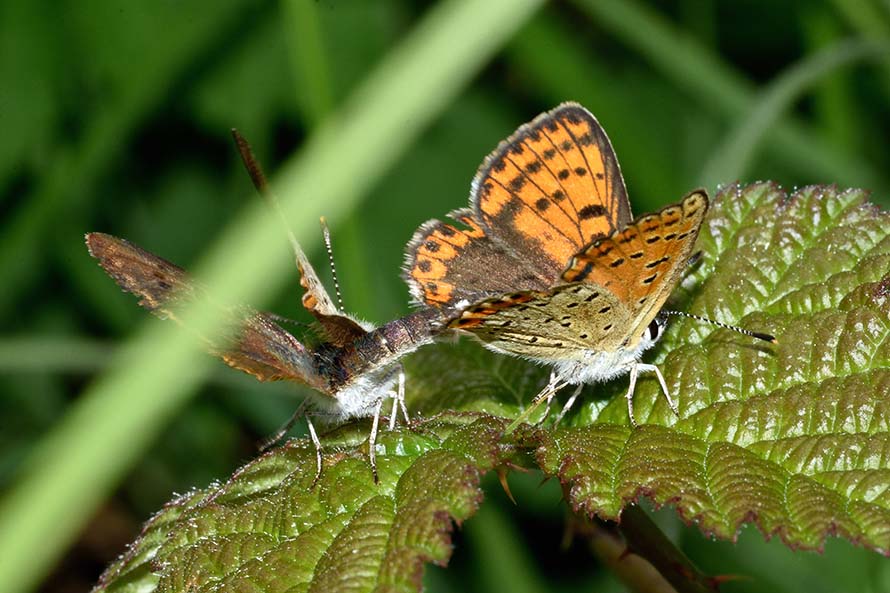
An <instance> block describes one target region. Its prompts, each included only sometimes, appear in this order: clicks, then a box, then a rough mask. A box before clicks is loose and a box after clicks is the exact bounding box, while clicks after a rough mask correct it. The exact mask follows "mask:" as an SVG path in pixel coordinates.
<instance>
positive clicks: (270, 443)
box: [259, 400, 309, 453]
mask: <svg viewBox="0 0 890 593" xmlns="http://www.w3.org/2000/svg"><path fill="white" fill-rule="evenodd" d="M307 404H308V400H303V403H301V404H300V405H299V406H298V407H297V409H296V410H295V411H294V413H293V414H292V415H291V417H290V418H288V420H287V422H285V423H284V424H283V425H282V426H281V428H279V429H278V430H277V431H275V434H273V435H271V436H270V437H267V438H266V439H264V440H263V441H261V442H260V445H259V449H260V453H265V452H266V451H268V450H269V449H271V448H272V447H274V446H275V445H277V444H278V442H279V441H281V439H283V438H284V435H286V434H287V433H288V432H290V429H291V428H293V427H294V424H296V423H297V420H299V419H300V418H302V417H303V416H306V420H307V421H308V420H309V416H307V415H306V405H307Z"/></svg>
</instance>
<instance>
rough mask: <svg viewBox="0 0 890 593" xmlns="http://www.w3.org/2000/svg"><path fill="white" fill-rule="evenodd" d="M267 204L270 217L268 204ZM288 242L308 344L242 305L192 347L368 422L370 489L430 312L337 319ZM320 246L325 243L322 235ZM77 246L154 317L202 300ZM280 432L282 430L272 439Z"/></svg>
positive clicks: (127, 250)
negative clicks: (382, 422) (380, 321)
mask: <svg viewBox="0 0 890 593" xmlns="http://www.w3.org/2000/svg"><path fill="white" fill-rule="evenodd" d="M233 134H235V139H236V143H237V144H238V147H239V150H240V151H241V155H242V158H243V159H244V162H245V164H246V165H247V168H248V172H249V173H250V174H251V177H252V178H253V180H254V183H255V185H256V186H257V188H258V189H260V192H261V193H264V194H267V193H268V190H267V184H266V181H265V177H264V176H263V174H262V171H261V170H260V169H259V165H258V164H257V162H256V160H255V158H254V157H253V154H252V153H251V152H250V147H249V146H248V145H247V143H246V141H244V139H243V138H242V137H241V136H240V135H239V134H237V132H236V131H233ZM274 205H275V207H276V209H277V203H274ZM288 233H289V232H288ZM289 236H290V239H291V244H292V247H293V250H294V254H295V258H296V263H297V268H298V270H299V273H300V285H301V286H302V288H303V291H304V293H303V296H302V305H303V307H304V308H305V309H306V310H307V311H308V312H309V313H311V314H312V316H313V317H314V318H315V320H316V323H315V324H314V329H315V334H316V335H315V336H314V337H315V339H314V341H313V343H312V344H311V345H310V344H305V343H303V342H301V341H299V340H298V339H297V338H295V337H294V336H293V335H291V334H290V333H289V332H287V331H286V330H285V329H284V328H282V327H281V326H280V325H279V324H278V323H276V316H274V315H272V314H269V313H263V312H260V311H257V310H255V309H252V308H250V307H247V306H243V305H239V306H232V307H224V308H223V311H222V313H223V319H224V321H223V323H224V325H225V329H226V330H227V331H224V332H223V333H222V337H220V338H216V339H212V340H210V339H207V338H206V337H202V339H203V340H204V341H205V343H206V348H207V350H208V351H209V352H210V353H212V354H213V355H215V356H217V357H219V358H221V359H222V360H223V361H224V362H225V363H226V364H227V365H229V366H231V367H233V368H236V369H238V370H241V371H244V372H246V373H249V374H251V375H253V376H254V377H256V378H257V379H259V380H260V381H280V380H284V381H293V382H295V383H298V384H301V385H306V386H308V387H310V388H312V390H313V391H312V395H311V396H310V398H311V399H309V400H307V402H306V403H307V404H309V405H310V406H311V407H312V408H313V409H314V410H315V414H314V415H320V416H323V417H327V418H329V419H331V420H333V421H334V422H343V421H346V420H349V419H352V418H362V417H371V418H373V422H372V428H371V433H370V436H369V461H370V464H371V468H372V472H373V475H374V479H375V482H376V480H377V465H376V457H375V449H374V445H375V441H376V436H377V429H378V423H379V419H380V413H381V408H382V405H383V401H384V400H385V399H386V398H388V397H391V398H392V400H393V409H392V414H391V415H390V429H392V428H394V426H395V421H396V416H397V411H398V410H397V408H400V409H401V411H402V414H403V416H404V418H405V421H406V422H408V411H407V408H406V406H405V373H404V371H403V369H402V366H401V364H400V363H399V362H398V361H399V359H400V358H401V357H402V356H404V355H406V354H408V353H410V352H412V351H414V350H416V349H417V348H419V347H420V346H422V345H424V344H427V343H430V342H432V334H431V331H430V328H431V327H432V321H433V319H434V318H437V317H438V313H437V312H436V311H433V310H431V309H427V310H423V309H421V310H417V311H415V312H413V313H411V314H409V315H407V316H406V317H403V318H400V319H396V320H394V321H390V322H389V323H386V324H385V325H383V326H381V327H374V326H373V325H372V324H370V323H367V322H364V321H361V320H359V319H357V318H355V317H353V316H352V315H349V314H347V313H345V312H343V311H342V310H341V308H340V307H338V306H337V305H336V304H335V303H334V301H333V299H331V297H330V295H329V294H328V292H327V291H326V290H325V288H324V285H323V284H322V283H321V280H320V279H319V277H318V275H317V274H316V272H315V269H314V268H313V267H312V264H311V263H310V262H309V260H308V258H307V257H306V254H305V253H304V251H303V249H302V248H301V247H300V245H299V243H297V241H296V239H295V238H294V237H293V235H292V234H291V233H289ZM325 240H326V243H327V244H328V245H329V239H328V234H327V230H326V228H325ZM86 245H87V249H88V250H89V253H90V255H91V256H93V257H94V258H96V259H97V260H98V261H99V265H100V266H101V267H102V269H103V270H105V272H106V273H107V274H108V275H109V276H111V278H112V279H113V280H114V281H115V282H116V283H117V284H118V286H120V287H121V288H122V289H123V290H125V291H127V292H130V293H132V294H134V295H136V296H138V297H139V298H140V301H139V304H140V305H141V306H143V307H145V308H146V309H148V310H149V311H151V312H152V313H154V314H155V315H157V316H158V317H161V318H165V319H173V320H175V321H177V322H181V317H180V312H181V311H182V310H183V309H184V308H186V307H187V306H188V305H189V304H191V303H193V302H196V301H198V300H201V298H202V296H203V295H204V294H205V290H204V288H203V287H201V286H200V285H199V284H198V283H196V282H194V281H193V280H192V279H191V278H190V277H189V276H188V274H187V273H186V272H185V270H183V269H182V268H180V267H178V266H176V265H174V264H172V263H170V262H169V261H167V260H165V259H163V258H160V257H158V256H156V255H154V254H152V253H150V252H148V251H146V250H144V249H142V248H140V247H137V246H136V245H134V244H132V243H130V242H128V241H126V240H124V239H120V238H118V237H114V236H112V235H107V234H104V233H89V234H87V235H86ZM335 278H336V277H335ZM300 411H302V409H301V410H298V413H299V412H300ZM295 417H296V415H295ZM306 418H307V422H308V426H309V432H310V436H311V438H312V441H313V443H314V444H315V447H316V461H317V468H316V469H317V474H316V479H317V478H318V476H320V474H321V469H322V459H321V443H320V441H319V439H318V436H317V433H316V431H315V428H314V426H313V424H312V422H311V420H310V419H309V415H306ZM287 428H289V426H288V427H287ZM284 432H286V429H284V430H283V431H282V432H281V433H280V435H279V436H283V433H284ZM277 440H278V439H277V438H276V439H273V441H277Z"/></svg>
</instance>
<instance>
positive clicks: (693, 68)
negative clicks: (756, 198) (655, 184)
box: [574, 0, 880, 190]
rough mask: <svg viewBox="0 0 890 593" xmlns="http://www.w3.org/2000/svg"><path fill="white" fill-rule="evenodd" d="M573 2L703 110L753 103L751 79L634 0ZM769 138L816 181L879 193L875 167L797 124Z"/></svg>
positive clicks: (733, 114)
mask: <svg viewBox="0 0 890 593" xmlns="http://www.w3.org/2000/svg"><path fill="white" fill-rule="evenodd" d="M574 3H575V4H576V5H577V6H578V8H580V9H581V10H582V11H584V12H585V13H586V14H587V15H589V16H590V18H591V19H594V20H595V21H596V22H597V24H598V25H600V26H602V27H605V28H606V29H607V30H609V31H611V33H612V34H614V35H615V36H616V37H618V38H619V39H620V40H621V41H622V42H623V43H625V44H627V45H628V46H630V47H632V48H634V49H635V50H636V51H638V52H639V53H640V54H641V55H642V56H644V57H645V58H646V59H647V60H649V61H650V62H651V63H652V65H653V67H655V68H656V69H658V70H659V71H661V72H662V74H663V75H664V76H665V77H667V78H669V79H671V80H673V81H674V82H675V83H676V84H677V86H679V87H680V88H682V89H685V90H686V91H687V92H688V93H689V95H690V97H692V98H693V99H692V100H695V101H697V102H699V103H700V104H701V105H702V106H706V107H708V108H710V109H714V110H716V111H718V112H722V113H724V114H725V115H727V116H728V117H729V118H731V119H735V118H737V117H739V116H740V115H742V114H743V113H745V111H746V110H747V109H748V108H749V106H750V105H751V103H752V102H753V101H754V99H755V96H754V93H755V90H754V87H753V85H752V84H751V83H750V82H749V81H747V80H745V79H744V78H743V77H741V76H740V75H739V74H737V73H736V72H735V71H734V70H733V69H732V68H731V67H729V66H728V65H727V64H726V63H725V62H723V61H721V60H720V58H719V57H718V56H716V55H715V54H714V53H713V52H711V51H709V50H708V49H707V48H704V47H702V46H701V45H699V44H698V43H696V42H695V41H694V40H693V39H691V38H689V37H684V36H682V35H681V34H680V33H679V32H678V31H676V30H675V29H674V28H672V27H671V25H670V24H669V23H668V22H666V21H665V20H664V19H663V18H662V17H661V16H660V15H658V14H657V13H655V12H654V11H653V10H652V9H650V8H648V7H646V6H645V5H644V4H642V3H640V2H636V1H634V0H575V2H574ZM771 137H772V138H773V139H774V141H773V144H774V150H775V151H776V152H777V153H778V154H781V155H782V158H783V159H785V161H787V162H788V163H789V164H790V165H793V166H794V167H795V168H796V169H798V170H799V171H801V172H803V173H805V174H807V175H808V176H811V177H813V178H814V180H822V181H825V182H833V183H839V184H842V185H850V186H859V187H863V186H864V187H871V188H873V189H875V190H878V189H880V181H879V179H880V175H879V174H878V173H877V172H876V171H875V170H874V169H873V168H871V167H869V166H868V165H866V164H864V163H863V162H862V160H861V159H857V158H855V156H854V155H851V154H845V153H843V152H842V151H839V150H836V149H835V148H833V147H831V146H828V145H826V143H825V142H823V141H821V140H820V139H819V138H818V137H816V135H815V134H814V133H812V132H811V131H809V130H808V129H807V128H804V127H803V126H801V125H800V124H797V123H795V122H789V121H786V122H783V123H782V124H781V125H779V126H776V128H775V129H774V130H773V131H772V135H771ZM724 181H731V180H724Z"/></svg>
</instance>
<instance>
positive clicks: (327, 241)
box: [319, 216, 346, 311]
mask: <svg viewBox="0 0 890 593" xmlns="http://www.w3.org/2000/svg"><path fill="white" fill-rule="evenodd" d="M319 220H320V222H321V233H322V235H323V236H324V248H325V249H326V250H327V252H328V262H330V264H331V277H333V279H334V292H336V293H337V306H339V307H340V310H341V311H345V310H346V309H344V308H343V295H342V293H341V292H340V281H339V280H337V266H335V265H334V249H333V248H332V247H331V229H329V228H328V221H327V220H325V217H324V216H322V217H321V218H320V219H319Z"/></svg>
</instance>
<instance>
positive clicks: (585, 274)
mask: <svg viewBox="0 0 890 593" xmlns="http://www.w3.org/2000/svg"><path fill="white" fill-rule="evenodd" d="M707 211H708V195H707V193H705V191H704V190H696V191H694V192H692V193H690V194H688V195H687V196H686V197H684V198H683V200H681V201H680V202H679V203H677V204H671V205H670V206H666V207H664V208H662V209H661V210H659V211H658V212H655V213H653V214H646V215H644V216H641V217H640V218H638V219H637V220H635V221H633V222H632V223H631V224H629V225H627V227H625V228H624V229H622V230H621V231H619V232H617V233H615V234H613V235H611V236H610V237H608V238H605V239H599V240H597V241H594V242H593V243H591V244H590V245H588V246H587V247H585V248H584V249H583V250H582V251H580V252H579V253H578V254H577V255H576V256H575V257H573V258H572V260H571V261H570V262H569V265H568V267H567V268H566V270H565V272H563V274H562V279H563V280H564V281H565V282H572V283H574V282H584V283H589V284H592V285H595V286H602V287H604V288H606V289H608V290H609V291H610V292H611V293H613V294H614V295H615V296H616V297H618V298H619V299H620V300H621V301H622V302H624V303H626V305H627V307H628V308H629V309H630V311H631V321H632V323H631V326H630V327H629V328H628V332H629V333H628V335H630V336H638V335H642V332H643V329H644V328H645V327H646V326H647V325H649V322H651V321H652V319H653V318H654V317H655V316H656V315H657V314H658V312H659V311H660V310H661V307H662V306H663V305H664V302H665V301H666V300H667V298H668V296H670V294H671V292H672V291H673V289H674V287H675V286H676V285H677V283H678V282H679V281H680V278H681V276H682V275H683V272H684V270H685V269H686V267H687V264H688V262H689V260H690V258H691V257H692V255H693V248H694V245H695V240H696V238H697V237H698V231H699V229H700V228H701V225H702V221H704V218H705V214H706V213H707Z"/></svg>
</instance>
